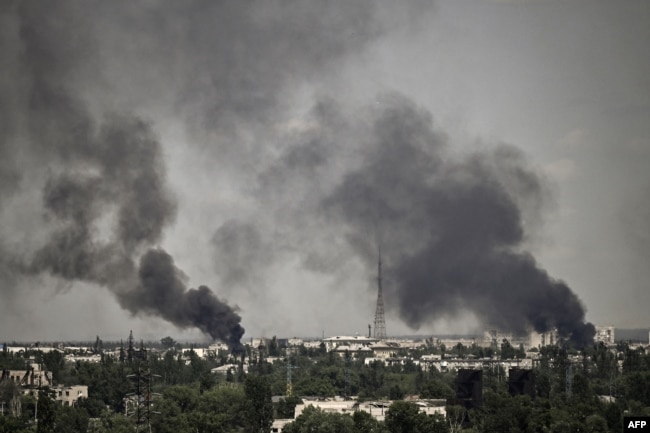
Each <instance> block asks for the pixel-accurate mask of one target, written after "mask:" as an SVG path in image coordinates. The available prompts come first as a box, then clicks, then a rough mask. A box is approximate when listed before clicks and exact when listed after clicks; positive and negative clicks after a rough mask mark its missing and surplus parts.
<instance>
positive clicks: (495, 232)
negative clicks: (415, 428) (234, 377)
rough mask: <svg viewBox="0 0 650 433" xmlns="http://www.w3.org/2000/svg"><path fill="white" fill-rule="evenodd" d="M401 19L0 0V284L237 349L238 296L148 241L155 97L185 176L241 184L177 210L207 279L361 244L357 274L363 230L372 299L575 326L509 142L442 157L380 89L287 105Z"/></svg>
mask: <svg viewBox="0 0 650 433" xmlns="http://www.w3.org/2000/svg"><path fill="white" fill-rule="evenodd" d="M251 3H252V4H253V6H255V7H251ZM423 3H428V2H423ZM412 5H415V6H416V7H414V9H413V10H414V11H416V12H418V11H420V10H421V9H420V7H421V6H422V5H421V4H419V3H418V2H413V3H412ZM399 9H400V11H401V10H402V9H403V8H401V7H400V8H399ZM418 15H419V14H418V13H414V14H411V15H409V14H407V18H408V20H409V21H408V23H409V24H412V23H413V22H414V21H413V20H414V17H416V16H418ZM401 18H404V17H403V16H401V15H400V13H399V12H398V11H397V10H388V12H387V11H386V10H383V13H382V9H381V8H378V7H377V6H376V4H375V2H373V1H362V2H347V1H342V2H323V3H320V2H309V3H305V2H301V1H291V0H286V1H280V0H278V1H265V2H246V1H239V0H238V1H222V2H214V1H187V2H175V1H168V2H166V1H160V2H154V3H149V2H140V3H122V4H120V5H118V6H115V5H113V4H108V3H106V2H96V3H95V2H86V3H83V4H80V3H73V2H57V3H55V4H45V5H43V4H41V3H38V2H30V1H17V2H13V3H10V4H9V5H8V6H5V7H4V8H3V9H2V10H0V19H2V24H3V25H0V31H1V32H2V38H0V50H1V51H0V53H1V54H2V60H0V61H3V66H4V65H5V63H6V66H7V68H6V71H7V73H6V74H4V75H3V76H2V77H1V78H0V90H1V92H2V94H3V96H4V95H6V97H3V98H0V151H1V152H2V154H3V158H1V159H0V206H1V207H2V209H5V210H6V209H8V207H9V206H10V203H13V202H15V200H16V198H22V197H29V194H30V193H32V192H33V191H34V190H38V191H40V192H39V196H40V198H41V203H40V206H39V209H38V212H41V213H44V218H43V221H39V224H40V223H41V222H42V225H43V227H39V229H38V230H35V234H34V236H33V237H32V239H31V241H32V242H31V243H30V245H29V248H27V247H25V248H23V249H22V250H21V251H20V254H17V253H13V252H12V253H11V254H10V253H9V250H10V247H9V246H8V245H5V244H4V243H0V252H2V253H3V254H2V255H1V257H0V277H2V278H3V281H5V283H4V285H3V286H2V290H3V291H4V292H7V293H8V292H9V291H10V290H11V287H10V286H12V283H8V282H9V281H13V279H15V278H21V277H22V276H25V275H41V274H50V275H53V276H56V277H58V278H60V279H63V280H66V281H85V282H89V283H93V284H96V285H101V286H104V287H107V288H109V289H110V290H111V292H112V293H113V294H114V295H115V298H116V299H117V301H118V303H119V304H120V306H121V307H123V308H124V309H125V310H127V311H129V312H131V313H133V314H140V315H152V316H158V317H161V318H163V319H165V320H167V321H169V322H170V323H173V324H174V325H176V326H178V327H180V328H188V327H194V328H198V329H200V330H201V331H202V332H204V333H205V334H207V335H209V336H211V337H212V338H215V339H221V340H224V341H227V342H228V343H229V344H230V347H231V349H233V350H239V349H240V348H241V346H240V342H239V340H240V338H241V337H242V335H243V332H244V330H243V328H242V327H241V325H240V322H241V318H240V316H239V315H238V312H237V308H234V307H230V306H229V305H228V304H227V303H225V302H224V301H222V300H220V299H219V298H217V296H215V295H214V293H213V292H212V291H211V290H210V289H208V288H207V287H205V286H200V287H199V288H198V289H190V288H188V287H187V280H188V279H187V278H186V277H185V276H184V274H183V272H182V271H181V270H180V269H178V268H177V267H176V265H175V264H174V260H173V258H172V256H171V255H170V254H169V253H167V252H166V251H165V250H164V249H162V248H161V247H160V245H161V243H163V242H164V234H165V230H166V229H167V228H169V227H170V226H171V225H172V223H174V222H175V221H176V218H178V214H179V213H180V212H182V211H184V210H185V209H181V208H180V206H181V205H182V201H179V200H178V195H177V194H175V192H176V191H172V187H173V186H175V185H170V184H169V175H168V167H167V163H168V162H169V155H167V154H166V152H165V150H167V149H164V148H163V145H162V144H161V140H160V139H159V138H158V136H157V128H158V127H159V126H161V125H160V124H162V123H164V122H165V119H164V116H162V117H163V119H162V120H160V124H158V123H156V121H154V120H149V119H150V116H146V115H143V114H142V113H147V114H150V113H153V114H152V116H151V117H153V118H156V113H157V111H156V110H157V109H158V108H159V107H160V106H164V107H173V112H174V120H175V121H177V122H180V123H182V124H183V125H185V126H186V128H187V135H188V137H190V139H191V140H189V141H191V142H190V143H183V144H182V146H184V147H185V150H186V151H187V152H188V153H192V154H197V155H200V156H199V157H198V158H197V159H200V160H201V161H202V162H203V163H204V164H205V165H206V166H207V167H208V168H207V169H204V168H202V167H196V168H195V167H191V171H189V172H188V176H186V177H187V178H188V179H189V178H190V175H192V176H194V175H195V174H196V175H197V177H199V174H206V173H207V176H208V177H209V179H210V181H211V182H212V183H214V184H215V185H219V186H220V187H223V185H224V184H225V185H226V186H227V188H230V189H232V190H234V191H235V195H238V196H239V197H238V198H241V197H243V199H242V201H244V202H245V205H244V206H241V207H242V208H243V209H244V210H241V209H236V210H233V211H231V210H230V209H224V207H226V206H224V207H222V208H219V209H220V210H221V211H222V212H221V213H216V212H212V209H209V210H207V211H206V210H202V209H198V212H199V213H200V212H205V213H209V214H210V217H209V224H211V225H207V226H205V227H203V226H202V227H198V228H196V229H197V230H200V231H201V234H200V235H199V236H198V237H199V239H202V240H204V241H205V243H206V244H207V245H210V247H211V248H212V253H213V254H212V259H213V262H214V264H215V271H216V273H217V276H218V278H220V282H221V283H222V286H223V287H220V292H222V291H225V292H226V293H228V294H229V295H230V294H237V292H238V289H239V288H240V287H246V288H247V289H248V290H247V291H246V293H247V294H249V293H252V292H254V291H255V290H257V291H258V292H259V291H260V290H265V289H266V285H265V282H266V281H267V280H268V278H266V277H267V276H269V275H271V274H272V273H273V272H274V271H276V270H277V266H279V264H282V265H286V263H292V264H293V266H294V267H299V268H301V269H300V270H306V271H307V272H309V273H311V274H316V275H319V276H321V275H327V276H331V275H335V276H336V275H339V276H340V275H347V274H345V273H344V272H342V270H343V269H346V266H348V265H347V264H348V262H350V261H352V260H353V259H354V258H357V257H360V258H362V260H363V262H364V263H365V264H366V265H367V270H368V273H372V272H373V269H374V266H375V265H374V263H375V259H376V257H375V251H376V242H377V241H379V242H380V243H381V245H382V249H383V250H384V251H385V254H386V259H387V260H386V268H387V272H388V277H389V279H388V284H386V291H387V298H391V299H393V300H395V301H396V302H395V304H391V305H396V307H394V308H396V310H397V312H398V314H399V316H400V317H401V318H402V319H403V320H404V321H405V322H406V323H407V324H408V325H409V326H411V327H412V328H414V329H417V328H418V327H420V326H422V325H423V324H425V323H428V322H432V321H434V320H436V319H439V318H440V317H453V316H455V315H457V314H458V313H459V312H460V311H464V310H471V311H473V312H474V313H475V314H476V315H477V316H478V317H479V318H480V319H481V321H482V322H483V323H484V324H486V325H489V326H494V327H498V328H502V329H507V330H514V331H516V332H521V333H523V332H526V331H528V330H530V329H535V330H537V331H545V330H549V329H551V328H554V327H557V328H558V330H559V331H560V333H561V334H562V335H563V336H565V337H567V338H570V339H572V340H573V341H575V342H576V343H584V342H586V341H588V340H589V339H590V338H591V334H592V333H593V329H592V327H591V325H590V324H585V321H584V318H585V312H584V308H583V306H582V304H581V303H580V301H579V300H578V298H577V297H576V295H575V294H574V293H573V292H572V291H571V290H570V289H569V288H568V287H567V286H566V285H565V284H564V283H562V282H561V281H558V280H555V279H553V278H552V277H550V276H549V275H547V273H546V272H545V271H544V270H543V269H541V268H540V266H539V265H538V264H537V263H536V262H535V259H534V258H533V257H532V256H531V255H530V254H528V253H526V252H525V251H524V249H523V245H524V243H525V241H526V239H527V238H526V236H527V234H528V233H529V229H530V227H531V225H533V223H534V222H535V220H536V219H537V218H538V215H539V214H540V212H541V211H542V210H543V205H542V203H544V202H545V200H546V194H547V192H546V190H545V187H544V184H543V180H542V178H541V177H540V176H539V175H538V174H537V173H535V172H534V170H532V169H531V168H530V167H529V166H528V165H527V163H526V160H525V158H524V157H523V155H522V154H521V153H520V152H519V151H517V150H516V149H515V148H513V147H509V146H498V147H496V148H494V149H492V150H485V151H481V152H476V153H473V154H470V155H465V156H460V155H458V154H457V153H454V152H453V151H452V150H451V144H450V143H448V140H447V138H446V136H445V135H444V134H443V133H442V132H441V131H440V130H438V129H437V128H434V126H433V121H432V118H431V115H430V114H429V113H428V112H427V111H426V110H423V109H420V108H418V107H417V106H416V105H415V104H414V103H412V102H410V101H409V100H407V99H406V98H403V97H400V96H394V95H392V96H387V97H381V98H378V100H377V102H376V103H375V104H373V105H374V106H373V108H363V109H358V106H357V104H351V103H349V102H350V101H348V100H347V99H346V98H345V96H342V93H344V92H343V91H341V90H340V89H336V88H333V89H329V88H327V84H324V85H323V86H322V87H324V88H319V89H318V91H317V92H315V93H317V94H318V96H317V97H315V99H317V102H316V103H314V104H313V107H312V108H311V110H309V112H308V113H307V115H304V116H303V115H302V111H303V106H304V105H309V103H307V104H305V103H304V100H303V101H302V105H300V108H295V107H293V106H292V103H294V102H295V101H296V100H301V98H304V94H305V93H310V92H306V91H305V89H310V88H311V87H314V86H315V85H314V83H320V82H321V81H322V82H324V83H329V81H327V80H332V82H336V80H335V78H332V77H333V76H334V77H335V76H336V73H337V70H338V67H339V66H340V65H341V64H344V63H345V61H346V60H347V59H348V58H349V57H350V55H356V54H357V53H359V52H363V50H364V48H366V47H367V46H368V45H370V44H371V43H372V42H373V41H374V40H376V39H377V38H380V37H381V36H382V35H383V34H385V33H386V32H387V31H389V30H388V29H390V28H393V27H403V26H404V22H400V19H401ZM7 59H10V60H9V61H8V60H7ZM315 87H318V86H315ZM312 98H314V97H313V95H311V94H310V95H309V97H308V98H307V99H309V101H311V100H312ZM297 105H298V104H297ZM125 107H128V109H125ZM152 107H153V108H152ZM350 107H352V108H350ZM296 113H298V114H296ZM177 145H178V146H181V144H177ZM191 181H193V178H192V179H191ZM233 185H236V186H233ZM187 188H188V191H186V192H188V193H191V194H197V191H195V189H199V188H198V187H195V186H194V184H192V185H191V186H190V187H187ZM198 193H199V194H202V195H204V196H206V201H207V202H209V200H211V199H212V197H213V195H214V194H213V191H198ZM217 199H219V197H217ZM12 200H14V201H13V202H12ZM18 202H20V200H18ZM185 211H186V212H188V211H187V210H185ZM3 215H4V214H3ZM17 225H18V226H20V224H17ZM35 225H37V224H33V225H32V226H29V224H28V223H27V222H25V223H24V227H21V229H22V230H25V231H29V229H30V228H31V227H33V226H35ZM191 229H195V228H194V227H193V228H191ZM342 233H343V234H344V235H343V236H342V235H341V234H342ZM197 256H199V254H197ZM197 258H198V259H200V258H201V257H197ZM296 258H297V260H296ZM289 279H290V278H289ZM250 298H251V299H252V300H249V302H250V303H254V302H255V301H256V300H257V302H259V303H263V302H261V301H260V299H265V298H264V297H259V296H251V297H250ZM387 307H388V308H391V306H390V305H387ZM260 308H262V307H260Z"/></svg>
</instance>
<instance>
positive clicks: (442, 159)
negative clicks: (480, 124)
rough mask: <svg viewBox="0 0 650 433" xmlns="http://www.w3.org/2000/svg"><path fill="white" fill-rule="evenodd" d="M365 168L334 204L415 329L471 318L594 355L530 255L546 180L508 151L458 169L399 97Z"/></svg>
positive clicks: (329, 202) (574, 312) (557, 288)
mask: <svg viewBox="0 0 650 433" xmlns="http://www.w3.org/2000/svg"><path fill="white" fill-rule="evenodd" d="M370 134H371V137H372V138H371V141H372V142H374V144H373V145H372V146H371V148H370V149H368V151H367V153H366V159H365V162H364V163H363V164H362V165H361V166H360V167H359V168H358V169H356V170H353V171H352V172H350V173H348V174H347V175H346V176H345V178H344V180H343V182H342V183H341V185H340V186H339V187H338V188H337V189H336V190H335V191H334V192H333V193H332V194H331V195H330V196H329V197H328V198H327V199H326V200H325V202H324V206H325V208H326V209H327V211H328V212H329V214H330V215H331V216H332V217H334V218H341V219H342V220H343V221H344V222H345V223H347V225H348V226H349V228H350V233H349V239H350V241H351V244H352V245H355V246H356V247H357V249H358V251H359V252H360V253H361V254H362V255H364V257H365V258H366V261H367V262H368V263H369V264H372V263H373V262H374V261H375V260H376V257H375V251H376V249H375V248H373V247H372V246H370V245H368V236H367V234H368V227H369V226H372V225H375V227H377V229H376V230H377V236H378V237H379V242H380V243H381V245H382V250H383V251H384V252H385V254H386V255H387V256H388V263H387V274H388V278H389V282H388V283H387V284H386V285H385V290H386V291H387V297H390V298H392V299H394V300H396V302H397V303H398V310H399V314H400V317H401V318H402V319H403V320H404V321H405V322H406V323H407V324H409V325H410V326H411V327H413V328H418V327H419V326H421V325H422V324H423V323H426V322H430V321H433V320H435V319H438V318H440V317H446V316H454V315H456V314H458V313H459V312H460V311H464V310H470V311H472V312H473V313H475V314H476V316H477V317H478V318H479V319H480V320H481V321H482V322H483V323H484V324H486V325H488V326H492V327H496V328H498V329H502V330H509V331H514V332H517V333H519V334H524V333H526V332H529V331H531V330H533V329H534V330H536V331H538V332H544V331H549V330H551V329H554V328H557V330H558V331H559V333H560V335H562V336H563V337H565V338H567V339H570V340H571V341H572V342H574V343H576V344H579V345H584V344H586V343H588V342H589V341H591V340H592V339H593V334H594V327H593V326H592V325H591V324H589V323H585V310H584V307H583V305H582V303H581V302H580V300H579V299H578V297H577V296H576V295H575V294H574V293H573V292H572V291H571V290H570V289H569V287H568V286H567V285H566V284H565V283H563V282H562V281H559V280H556V279H553V278H552V277H550V276H549V275H548V274H547V273H546V271H544V270H543V269H541V268H540V267H539V265H538V264H537V263H536V261H535V259H534V258H533V257H532V256H531V255H530V254H528V253H527V252H525V251H522V250H521V248H522V244H523V242H524V241H525V239H526V238H525V226H524V221H523V215H524V214H525V213H526V209H525V208H526V206H530V205H532V206H533V207H534V208H536V207H537V206H538V204H536V202H539V201H541V200H543V199H544V188H543V184H542V180H541V179H540V177H539V176H538V175H537V174H535V172H534V171H533V170H531V169H530V168H528V167H527V166H526V164H525V160H524V159H523V156H522V155H521V154H520V152H519V151H517V150H516V149H514V148H512V147H508V146H500V147H498V148H496V149H495V150H493V151H478V152H476V153H473V154H470V155H466V156H464V157H454V156H453V155H452V154H451V153H450V152H449V150H448V149H447V144H446V139H445V136H444V135H443V134H441V133H439V132H436V131H435V129H434V128H433V124H432V119H431V117H430V115H429V114H428V113H427V112H425V111H423V110H421V109H419V108H418V107H416V106H415V105H414V104H413V103H411V102H409V101H407V100H405V99H404V98H400V97H390V98H386V100H385V101H384V108H382V109H380V110H378V113H377V116H376V119H375V122H374V126H373V127H372V132H371V133H370Z"/></svg>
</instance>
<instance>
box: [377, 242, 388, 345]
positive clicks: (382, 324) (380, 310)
mask: <svg viewBox="0 0 650 433" xmlns="http://www.w3.org/2000/svg"><path fill="white" fill-rule="evenodd" d="M377 253H378V261H377V309H376V310H375V338H380V339H381V338H386V320H385V319H384V295H383V293H382V287H381V247H380V246H379V247H377Z"/></svg>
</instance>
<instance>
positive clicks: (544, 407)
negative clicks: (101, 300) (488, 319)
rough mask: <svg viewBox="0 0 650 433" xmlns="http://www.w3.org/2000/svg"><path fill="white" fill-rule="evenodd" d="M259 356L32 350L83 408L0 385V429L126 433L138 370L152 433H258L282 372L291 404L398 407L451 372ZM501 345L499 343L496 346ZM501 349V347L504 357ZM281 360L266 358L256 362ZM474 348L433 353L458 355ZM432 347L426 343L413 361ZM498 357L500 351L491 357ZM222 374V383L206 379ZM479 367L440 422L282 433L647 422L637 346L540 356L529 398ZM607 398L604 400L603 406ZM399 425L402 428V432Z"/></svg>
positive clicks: (350, 419)
mask: <svg viewBox="0 0 650 433" xmlns="http://www.w3.org/2000/svg"><path fill="white" fill-rule="evenodd" d="M273 344H274V343H273V340H272V342H271V344H270V345H269V348H268V349H267V350H268V352H266V353H264V351H263V352H262V353H261V354H253V353H249V354H248V355H247V356H248V357H249V358H248V359H247V361H248V373H245V372H244V364H243V359H242V358H236V359H234V358H228V357H225V356H223V357H213V358H208V359H204V358H201V357H199V356H198V355H197V354H196V353H195V352H194V351H192V350H189V351H185V352H183V351H181V350H179V349H178V348H177V346H176V345H171V344H170V345H169V347H170V348H169V350H168V351H166V352H164V353H161V354H152V353H150V354H149V356H148V359H147V360H146V361H142V360H137V361H134V362H133V363H123V362H120V361H119V360H117V359H115V358H114V357H111V356H102V358H101V362H99V363H89V362H75V363H66V362H64V359H63V356H62V355H61V354H60V353H58V352H49V353H42V352H38V351H37V352H33V353H30V354H28V355H29V356H33V357H34V358H35V361H36V362H40V363H42V364H44V368H46V369H47V370H49V371H51V372H52V373H53V377H54V380H55V383H56V384H64V385H87V386H88V391H89V398H88V399H81V400H80V401H79V402H78V404H77V405H76V406H74V407H62V406H61V405H60V403H57V402H55V401H54V398H53V396H52V395H51V394H49V393H48V390H47V389H43V390H41V391H40V395H39V399H38V401H37V400H36V399H35V398H34V397H33V396H20V395H19V392H20V390H19V389H18V388H17V386H16V385H15V384H13V383H11V382H10V381H3V382H2V384H1V385H0V402H4V405H3V411H4V416H0V433H2V432H33V431H39V432H86V431H91V432H98V433H100V432H102V433H103V432H106V433H109V432H122V431H124V432H127V431H129V432H133V431H134V426H135V424H136V423H135V418H134V417H135V415H133V414H131V415H130V416H127V415H126V414H125V409H126V405H127V396H129V395H133V394H134V393H135V384H134V380H133V376H134V375H135V374H136V373H137V372H138V371H140V370H141V369H142V368H143V366H145V367H146V369H147V371H149V372H150V373H151V378H152V380H151V389H152V392H153V394H151V399H152V400H153V406H151V409H152V411H153V412H155V413H151V414H150V417H149V422H150V423H151V426H152V431H156V432H172V431H173V432H174V433H185V432H211V431H221V432H241V431H246V432H248V431H251V432H253V431H254V432H260V433H262V432H264V433H266V432H268V431H269V429H270V422H271V421H272V419H274V418H293V415H294V407H295V405H296V404H297V403H299V402H300V399H299V398H297V397H290V398H286V399H284V400H280V401H278V402H276V403H275V404H272V403H271V396H272V395H284V394H285V393H286V391H287V378H288V371H290V372H291V373H290V375H291V379H292V390H293V394H294V395H298V396H320V397H332V396H335V395H338V396H358V398H359V399H361V400H364V399H365V400H375V399H377V400H378V399H390V400H398V401H399V400H402V399H404V398H405V397H407V396H409V395H419V396H420V398H424V399H452V398H453V397H454V396H455V379H456V374H455V373H453V372H440V371H437V370H435V369H432V370H430V371H424V370H423V369H422V368H421V366H419V365H417V364H416V363H415V362H414V361H412V360H406V361H405V362H404V363H403V364H398V365H393V366H385V365H383V364H382V363H380V362H374V363H370V364H368V365H366V363H365V362H364V361H363V360H357V359H353V358H352V356H351V355H350V354H346V356H343V357H341V356H339V355H337V354H336V353H334V352H326V351H325V350H324V347H321V348H316V349H307V348H304V347H300V348H296V349H295V350H292V351H290V353H289V355H288V356H287V355H286V352H285V351H283V350H280V349H281V348H279V347H278V348H275V347H273V346H272V345H273ZM504 344H505V343H504ZM504 344H502V345H501V347H500V348H499V350H495V352H504V351H503V349H504V348H505V349H506V350H505V353H506V354H507V353H511V354H512V356H513V357H518V356H519V354H520V353H519V349H515V348H512V346H509V345H508V346H506V345H504ZM511 349H512V350H511ZM271 350H273V353H274V354H277V355H279V354H281V353H282V352H284V353H285V356H284V357H280V358H278V359H275V360H274V362H272V363H271V362H268V361H267V359H268V358H267V355H269V352H271ZM474 350H478V349H477V348H475V347H454V348H452V349H451V350H446V349H445V350H444V353H447V354H449V353H453V356H468V355H469V354H471V353H472V351H474ZM435 351H437V352H438V353H440V352H441V351H442V348H441V347H439V346H437V347H436V346H434V345H432V346H431V347H430V348H429V349H428V350H427V349H425V350H423V351H421V352H420V353H417V354H416V355H415V356H421V355H423V354H425V353H431V352H435ZM499 355H501V353H499ZM222 365H232V368H231V369H230V370H228V372H227V374H215V373H212V372H211V370H212V369H213V368H215V367H218V366H222ZM492 365H493V366H494V367H492V368H487V369H486V370H484V376H483V388H484V405H483V406H482V407H481V408H476V409H471V410H469V411H467V412H466V411H464V410H463V409H462V408H460V407H458V406H453V407H448V408H447V413H448V417H447V418H446V419H445V418H441V417H428V416H426V415H423V414H422V413H420V412H419V411H417V407H415V406H414V405H413V404H411V403H407V402H405V401H400V402H399V404H397V403H396V404H394V406H392V407H391V408H390V410H389V411H388V412H387V416H386V421H385V422H377V421H375V420H374V419H373V418H372V417H370V416H369V415H367V414H365V413H361V412H358V413H355V414H353V415H341V414H332V413H325V412H322V411H319V410H317V409H309V410H305V411H304V412H303V414H302V415H301V416H300V417H298V418H297V419H296V420H295V421H294V422H293V423H291V424H290V425H288V426H287V427H286V430H285V431H286V432H288V433H295V432H307V431H309V432H310V433H318V432H321V431H322V432H330V431H331V432H352V433H361V432H390V433H393V432H416V433H418V432H455V431H463V428H464V431H467V432H495V433H497V432H498V433H502V432H512V433H515V432H552V433H553V432H574V431H591V432H601V431H602V432H621V431H622V417H623V415H624V414H625V415H650V355H648V354H646V353H645V351H644V350H643V349H632V348H631V347H630V346H629V345H627V344H624V343H623V344H620V345H619V346H618V347H617V348H616V350H611V349H608V348H607V347H605V346H604V345H602V344H598V345H594V346H593V347H591V348H589V349H588V350H586V351H584V352H583V353H577V352H571V351H567V350H564V349H562V348H559V347H556V346H549V347H545V348H542V349H541V350H540V352H539V359H538V360H537V361H536V363H535V367H534V373H535V395H534V398H531V397H529V396H514V397H513V396H510V395H509V394H508V386H507V382H506V379H505V378H506V371H504V370H503V368H502V367H499V366H498V364H492ZM0 366H1V367H2V369H20V368H24V367H25V359H23V358H20V357H18V356H16V355H11V354H9V353H1V354H0ZM603 396H608V397H603ZM12 401H13V402H14V403H16V402H17V401H18V402H19V406H20V415H19V416H11V415H10V411H9V406H10V402H12ZM404 426H410V427H404Z"/></svg>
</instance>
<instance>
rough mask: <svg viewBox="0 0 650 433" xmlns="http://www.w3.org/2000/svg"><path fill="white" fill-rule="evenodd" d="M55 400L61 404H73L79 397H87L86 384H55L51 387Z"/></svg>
mask: <svg viewBox="0 0 650 433" xmlns="http://www.w3.org/2000/svg"><path fill="white" fill-rule="evenodd" d="M53 390H54V393H55V400H56V401H60V402H61V404H62V405H63V406H75V405H76V404H77V401H78V400H79V399H80V398H88V387H87V386H86V385H73V386H57V387H54V388H53Z"/></svg>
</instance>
